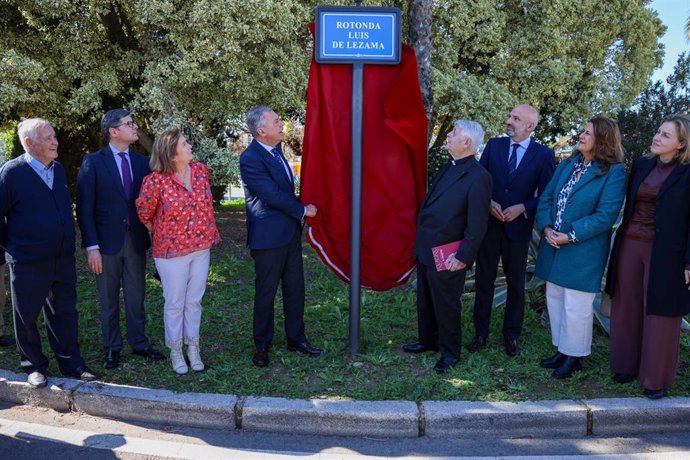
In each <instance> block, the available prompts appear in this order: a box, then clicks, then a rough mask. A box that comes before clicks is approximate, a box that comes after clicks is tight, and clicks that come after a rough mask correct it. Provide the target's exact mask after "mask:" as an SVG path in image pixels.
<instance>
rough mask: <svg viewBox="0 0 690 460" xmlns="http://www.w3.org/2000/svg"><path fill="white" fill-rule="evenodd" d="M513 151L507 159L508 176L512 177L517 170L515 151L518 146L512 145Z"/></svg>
mask: <svg viewBox="0 0 690 460" xmlns="http://www.w3.org/2000/svg"><path fill="white" fill-rule="evenodd" d="M512 147H513V151H512V152H510V158H508V175H511V176H512V175H513V173H514V172H515V169H516V168H517V149H518V147H520V144H513V146H512Z"/></svg>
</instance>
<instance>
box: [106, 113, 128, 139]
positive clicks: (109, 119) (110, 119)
mask: <svg viewBox="0 0 690 460" xmlns="http://www.w3.org/2000/svg"><path fill="white" fill-rule="evenodd" d="M131 114H132V112H130V111H129V110H125V109H113V110H108V111H107V112H106V113H105V115H103V118H101V134H103V137H104V138H105V140H106V141H107V142H110V128H117V127H118V126H119V125H120V120H122V119H123V118H124V117H128V116H130V115H131Z"/></svg>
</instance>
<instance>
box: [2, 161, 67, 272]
mask: <svg viewBox="0 0 690 460" xmlns="http://www.w3.org/2000/svg"><path fill="white" fill-rule="evenodd" d="M53 164H54V166H53V172H54V178H53V188H52V190H51V189H50V188H48V187H47V186H46V185H45V183H44V182H43V180H42V179H41V178H40V177H39V176H38V174H36V172H35V171H33V170H32V168H31V166H29V164H28V163H27V162H26V159H25V157H24V155H21V156H19V157H17V158H14V159H13V160H10V161H8V162H7V163H5V164H4V165H2V168H0V238H1V239H2V244H3V245H4V246H5V249H6V251H7V254H6V260H9V261H16V262H27V263H28V262H36V261H40V260H49V259H52V258H61V257H73V256H74V239H75V230H74V217H73V216H72V199H71V197H70V194H69V189H68V188H67V175H66V174H65V169H64V168H63V167H62V165H61V164H60V163H59V162H57V161H54V162H53ZM37 276H38V275H37Z"/></svg>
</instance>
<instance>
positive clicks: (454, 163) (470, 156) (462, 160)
mask: <svg viewBox="0 0 690 460" xmlns="http://www.w3.org/2000/svg"><path fill="white" fill-rule="evenodd" d="M470 158H474V155H467V156H466V157H464V158H459V159H457V160H450V164H452V165H455V166H457V165H461V164H463V163H466V162H467V161H469V160H470Z"/></svg>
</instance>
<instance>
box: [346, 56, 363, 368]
mask: <svg viewBox="0 0 690 460" xmlns="http://www.w3.org/2000/svg"><path fill="white" fill-rule="evenodd" d="M363 81H364V64H362V63H361V62H357V63H354V64H353V65H352V207H351V209H350V335H349V344H350V346H349V350H350V355H356V354H358V353H359V320H360V312H359V307H360V300H361V292H360V291H361V289H360V284H361V283H360V269H361V256H362V251H361V247H362V87H363Z"/></svg>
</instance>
